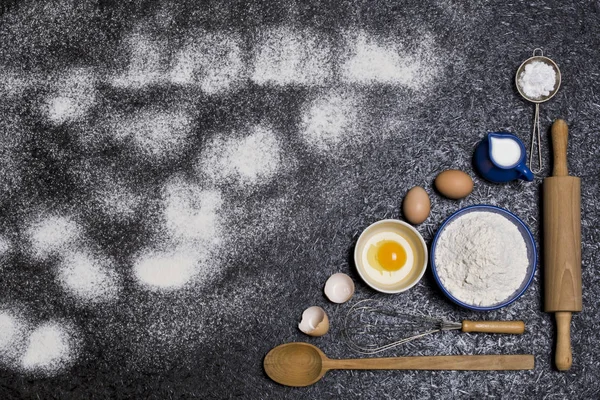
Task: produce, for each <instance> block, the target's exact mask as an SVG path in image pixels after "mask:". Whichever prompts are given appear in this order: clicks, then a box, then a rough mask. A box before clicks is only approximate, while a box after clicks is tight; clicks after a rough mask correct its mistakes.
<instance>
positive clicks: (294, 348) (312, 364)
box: [264, 343, 327, 386]
mask: <svg viewBox="0 0 600 400" xmlns="http://www.w3.org/2000/svg"><path fill="white" fill-rule="evenodd" d="M324 359H327V356H326V355H325V354H324V353H323V352H322V351H321V350H320V349H319V348H317V347H315V346H313V345H311V344H308V343H288V344H282V345H281V346H277V347H275V348H274V349H272V350H271V351H269V353H268V354H267V355H266V356H265V361H264V367H265V371H266V373H267V375H268V376H269V378H271V379H273V380H274V381H275V382H277V383H280V384H282V385H288V386H308V385H312V384H313V383H315V382H317V381H318V380H319V379H321V378H322V377H323V375H325V372H327V370H326V369H324V368H323V360H324Z"/></svg>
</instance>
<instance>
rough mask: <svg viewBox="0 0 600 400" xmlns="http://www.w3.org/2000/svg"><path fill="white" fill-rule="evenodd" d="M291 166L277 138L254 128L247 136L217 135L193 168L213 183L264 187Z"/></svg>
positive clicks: (265, 130)
mask: <svg viewBox="0 0 600 400" xmlns="http://www.w3.org/2000/svg"><path fill="white" fill-rule="evenodd" d="M289 167H290V161H289V160H286V157H285V154H284V150H283V147H282V144H281V142H280V138H279V137H278V135H277V134H276V132H275V131H273V130H272V129H271V128H269V127H267V126H263V125H255V126H252V127H250V128H249V129H248V132H247V133H242V132H233V133H230V134H228V135H226V136H225V135H223V136H216V137H214V138H213V140H212V141H211V142H210V143H208V144H207V145H206V148H205V149H204V150H203V151H202V152H201V155H200V160H199V162H198V165H197V166H196V169H197V170H198V171H199V173H200V175H201V176H203V177H205V178H207V179H208V180H209V181H211V182H213V183H215V184H217V185H218V184H223V183H235V184H237V185H241V186H243V187H245V186H253V185H264V184H266V183H268V182H269V181H271V180H272V179H273V178H274V177H275V176H276V175H277V174H279V173H282V172H285V171H286V169H288V168H289Z"/></svg>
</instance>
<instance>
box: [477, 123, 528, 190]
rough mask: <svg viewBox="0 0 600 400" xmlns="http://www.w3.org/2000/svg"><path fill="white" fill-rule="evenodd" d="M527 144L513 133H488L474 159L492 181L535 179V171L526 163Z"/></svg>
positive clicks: (482, 174)
mask: <svg viewBox="0 0 600 400" xmlns="http://www.w3.org/2000/svg"><path fill="white" fill-rule="evenodd" d="M525 158H526V153H525V145H523V142H521V140H520V139H519V138H518V137H516V136H515V135H513V134H511V133H505V132H494V133H488V135H487V137H486V138H485V139H483V140H482V141H481V142H479V144H478V145H477V147H476V148H475V154H474V156H473V161H474V164H475V168H476V169H477V171H478V172H479V173H480V174H481V176H483V177H484V178H485V179H487V180H488V181H490V182H494V183H504V182H510V181H514V180H516V179H523V180H526V181H532V180H533V172H531V170H530V169H529V168H527V165H526V164H525Z"/></svg>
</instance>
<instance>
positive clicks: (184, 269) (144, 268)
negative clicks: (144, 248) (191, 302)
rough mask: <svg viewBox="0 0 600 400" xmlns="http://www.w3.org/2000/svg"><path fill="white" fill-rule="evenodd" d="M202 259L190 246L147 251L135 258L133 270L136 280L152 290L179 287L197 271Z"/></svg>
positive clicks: (188, 280)
mask: <svg viewBox="0 0 600 400" xmlns="http://www.w3.org/2000/svg"><path fill="white" fill-rule="evenodd" d="M202 261H204V260H202V257H201V256H200V254H199V253H198V252H197V251H196V250H194V249H192V248H181V247H179V248H175V249H174V250H172V251H166V252H160V251H148V252H145V253H142V254H141V255H140V256H139V257H138V258H137V259H136V260H135V262H134V267H133V270H134V274H135V276H136V278H137V279H138V281H139V282H140V283H142V284H144V285H146V286H148V287H150V288H151V289H153V290H156V289H163V290H165V289H166V290H170V289H179V288H181V287H183V286H185V285H186V284H187V283H189V282H190V281H191V280H192V278H194V276H195V275H196V274H197V273H198V272H199V267H200V265H199V264H200V263H201V262H202Z"/></svg>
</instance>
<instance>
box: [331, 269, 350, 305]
mask: <svg viewBox="0 0 600 400" xmlns="http://www.w3.org/2000/svg"><path fill="white" fill-rule="evenodd" d="M353 295H354V282H353V281H352V278H350V277H349V276H348V275H346V274H343V273H341V272H338V273H337V274H333V275H331V276H330V277H329V279H327V282H325V296H327V298H328V299H329V300H330V301H332V302H334V303H338V304H341V303H345V302H347V301H348V300H350V298H351V297H352V296H353Z"/></svg>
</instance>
